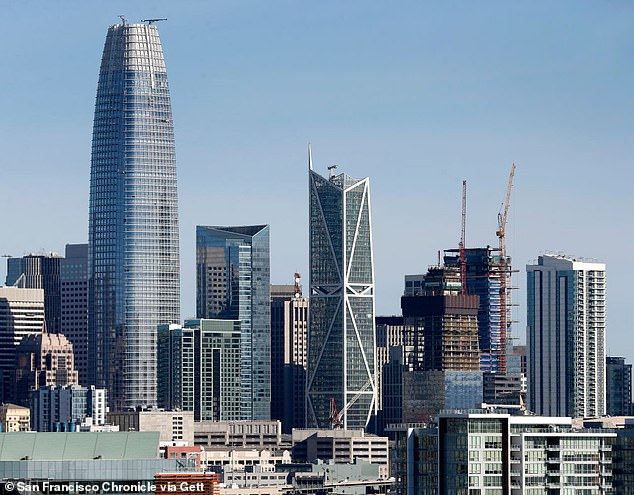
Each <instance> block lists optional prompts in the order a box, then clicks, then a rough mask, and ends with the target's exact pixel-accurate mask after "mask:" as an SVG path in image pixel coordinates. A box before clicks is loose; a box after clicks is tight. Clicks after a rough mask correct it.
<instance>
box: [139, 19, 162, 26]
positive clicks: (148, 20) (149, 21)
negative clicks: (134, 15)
mask: <svg viewBox="0 0 634 495" xmlns="http://www.w3.org/2000/svg"><path fill="white" fill-rule="evenodd" d="M166 20H167V19H141V22H147V23H148V25H150V26H151V25H152V24H154V23H155V22H159V21H166Z"/></svg>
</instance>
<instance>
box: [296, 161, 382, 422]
mask: <svg viewBox="0 0 634 495" xmlns="http://www.w3.org/2000/svg"><path fill="white" fill-rule="evenodd" d="M309 167H310V171H309V177H310V179H309V188H310V219H309V223H310V312H309V327H308V362H307V384H306V385H307V388H306V392H307V394H306V408H307V410H306V415H307V418H306V419H307V424H308V426H309V427H310V426H317V427H321V428H327V427H330V426H331V420H330V419H329V416H331V410H330V405H331V403H332V399H334V403H335V404H336V406H337V408H338V410H339V413H340V414H339V415H338V416H339V417H338V418H335V420H332V423H333V424H334V423H337V424H339V425H341V426H343V427H344V428H364V427H366V426H367V425H368V423H369V422H370V421H371V419H372V417H373V415H374V414H375V413H376V409H377V382H376V361H375V348H376V335H375V327H374V266H373V258H372V235H371V221H370V183H369V179H368V178H365V179H353V178H352V177H348V176H347V175H345V174H340V175H335V174H333V173H332V169H330V172H331V174H330V177H328V178H324V177H322V176H320V175H319V174H317V173H315V172H313V170H312V159H311V158H310V155H309Z"/></svg>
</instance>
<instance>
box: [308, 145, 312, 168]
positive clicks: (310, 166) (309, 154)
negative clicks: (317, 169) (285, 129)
mask: <svg viewBox="0 0 634 495" xmlns="http://www.w3.org/2000/svg"><path fill="white" fill-rule="evenodd" d="M312 169H313V148H312V146H311V145H310V143H308V170H312Z"/></svg>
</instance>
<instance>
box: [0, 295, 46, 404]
mask: <svg viewBox="0 0 634 495" xmlns="http://www.w3.org/2000/svg"><path fill="white" fill-rule="evenodd" d="M43 329H44V290H43V289H21V288H18V287H0V399H1V400H2V401H3V402H8V401H11V400H13V399H14V395H15V349H16V347H17V346H18V344H19V343H20V341H21V340H22V339H23V338H24V337H25V336H27V335H39V334H41V333H42V330H43Z"/></svg>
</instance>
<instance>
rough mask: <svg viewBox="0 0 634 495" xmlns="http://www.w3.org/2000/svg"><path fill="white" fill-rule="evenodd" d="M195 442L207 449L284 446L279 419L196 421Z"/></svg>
mask: <svg viewBox="0 0 634 495" xmlns="http://www.w3.org/2000/svg"><path fill="white" fill-rule="evenodd" d="M194 444H195V445H200V446H201V447H204V448H205V450H222V451H227V450H229V449H240V450H244V449H255V450H263V449H270V450H278V449H280V448H281V446H282V423H280V422H279V421H196V422H195V423H194Z"/></svg>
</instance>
